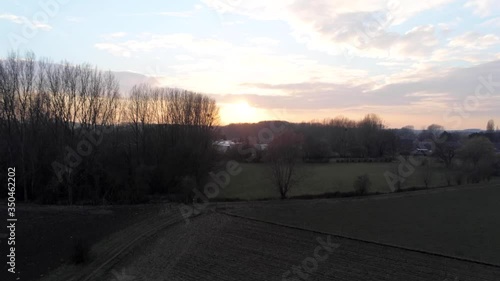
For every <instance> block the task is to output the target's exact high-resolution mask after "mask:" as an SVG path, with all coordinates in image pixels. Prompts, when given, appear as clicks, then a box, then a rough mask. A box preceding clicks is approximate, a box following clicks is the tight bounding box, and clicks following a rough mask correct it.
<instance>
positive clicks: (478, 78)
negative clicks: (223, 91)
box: [214, 60, 500, 127]
mask: <svg viewBox="0 0 500 281" xmlns="http://www.w3.org/2000/svg"><path fill="white" fill-rule="evenodd" d="M485 81H487V82H485ZM488 81H489V82H488ZM244 86H247V87H257V88H261V89H263V90H269V89H271V90H281V91H283V92H285V93H287V94H286V95H281V96H267V95H256V94H247V95H214V97H216V99H217V100H218V101H220V102H222V103H234V102H237V101H238V100H242V99H244V100H246V101H247V102H248V103H249V104H250V105H252V106H256V107H260V108H264V109H269V110H270V109H273V108H274V109H276V108H286V109H289V110H290V111H293V112H295V113H297V114H298V112H302V113H303V115H302V116H314V117H315V118H322V117H332V116H335V115H338V114H341V113H345V112H347V113H349V112H350V113H353V112H354V113H356V112H364V113H367V112H373V111H375V112H376V113H379V114H381V115H382V116H385V115H386V114H387V115H388V116H389V115H395V116H397V115H399V116H400V118H401V116H408V115H413V116H421V117H422V118H429V120H431V119H430V118H431V117H432V118H434V122H437V123H442V124H443V125H448V127H450V126H452V125H454V124H451V123H450V122H449V120H448V119H446V117H445V116H444V115H445V114H446V113H447V112H452V111H453V110H455V111H454V112H455V114H456V115H458V113H457V112H459V111H457V110H462V111H463V110H464V108H467V107H469V108H471V105H470V103H471V100H472V101H474V97H475V95H476V91H477V89H478V88H480V94H481V95H482V96H484V98H483V99H476V100H477V106H475V107H473V108H472V109H471V110H469V111H468V112H466V113H467V115H470V116H468V117H467V118H471V119H473V118H476V117H478V116H498V111H497V109H498V108H499V107H500V60H498V61H494V62H490V63H485V64H481V65H478V66H474V67H468V68H449V69H442V70H441V72H440V73H437V74H436V75H427V76H425V77H422V78H421V79H411V80H403V79H401V80H399V81H393V82H390V83H387V84H385V85H383V86H381V87H376V88H374V87H373V82H368V83H364V84H363V83H325V82H302V83H290V84H265V83H256V84H245V85H244ZM304 112H309V113H310V114H309V115H307V114H305V113H304ZM320 112H323V114H325V113H326V114H328V115H323V116H321V115H319V114H320ZM328 112H329V113H328ZM430 116H431V117H430ZM440 117H441V119H440ZM499 117H500V116H499ZM303 120H304V119H303ZM431 121H432V120H431ZM405 122H409V123H411V121H405ZM447 123H448V124H447Z"/></svg>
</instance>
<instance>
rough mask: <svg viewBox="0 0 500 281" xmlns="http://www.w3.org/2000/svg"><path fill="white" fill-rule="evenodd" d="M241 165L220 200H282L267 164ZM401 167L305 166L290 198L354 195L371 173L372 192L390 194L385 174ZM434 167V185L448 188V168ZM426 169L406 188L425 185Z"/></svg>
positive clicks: (417, 171) (419, 170) (394, 164)
mask: <svg viewBox="0 0 500 281" xmlns="http://www.w3.org/2000/svg"><path fill="white" fill-rule="evenodd" d="M240 165H241V167H242V172H241V173H240V174H239V175H237V176H234V177H231V181H230V183H229V185H228V186H227V187H226V188H225V189H224V190H223V191H222V192H221V193H220V195H219V197H218V198H223V199H242V200H255V199H271V198H273V199H275V198H279V193H278V191H277V189H276V187H274V186H273V184H272V182H271V178H270V170H269V166H267V164H263V163H259V164H246V163H242V164H240ZM398 165H399V162H392V163H327V164H301V165H300V175H301V178H302V180H301V181H300V182H299V183H298V184H297V185H296V186H294V187H293V188H292V189H291V190H290V193H289V196H299V195H318V194H323V193H334V192H351V191H354V188H353V183H354V181H355V179H356V178H357V177H358V176H361V175H363V174H368V175H369V177H370V181H371V183H372V185H371V187H370V189H369V190H368V191H369V192H381V193H386V192H390V188H389V184H388V183H387V181H386V179H385V176H384V174H385V173H386V172H387V171H389V172H393V173H395V170H396V169H397V167H398ZM433 165H434V166H433V169H432V180H431V184H430V186H431V187H432V186H444V185H446V180H445V176H444V173H443V171H444V167H441V166H439V165H438V164H433ZM424 169H426V168H423V167H416V169H415V172H414V173H413V174H412V175H410V176H409V177H408V178H406V181H405V182H404V184H403V188H409V187H423V186H425V185H424V182H423V173H424V172H425V170H424Z"/></svg>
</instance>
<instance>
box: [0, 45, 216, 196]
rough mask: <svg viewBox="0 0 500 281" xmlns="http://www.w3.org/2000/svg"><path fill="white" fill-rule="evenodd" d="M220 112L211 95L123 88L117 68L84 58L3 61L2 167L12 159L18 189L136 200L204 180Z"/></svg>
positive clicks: (13, 58)
mask: <svg viewBox="0 0 500 281" xmlns="http://www.w3.org/2000/svg"><path fill="white" fill-rule="evenodd" d="M218 120H219V117H218V108H217V105H216V103H215V100H213V99H211V98H209V97H207V96H206V95H202V94H198V93H194V92H189V91H185V90H180V89H169V88H151V87H149V86H146V85H138V86H135V87H134V88H133V89H132V90H131V93H130V97H129V98H121V97H120V94H119V84H118V82H117V80H116V79H115V77H114V76H113V74H112V73H110V72H103V71H100V70H98V69H96V68H93V67H91V66H89V65H86V64H82V65H73V64H70V63H68V62H62V63H58V64H55V63H52V62H50V61H48V60H36V59H35V56H34V54H32V53H28V54H26V55H25V56H23V57H21V56H20V55H18V54H15V53H12V54H9V56H8V57H7V58H6V59H3V60H1V61H0V148H1V149H0V161H1V162H0V164H1V167H2V171H4V172H2V173H1V177H2V179H4V178H5V176H6V174H7V173H6V171H7V167H15V168H16V172H17V182H16V185H17V186H16V187H17V188H16V196H17V198H18V199H24V200H33V201H38V202H42V203H70V204H71V203H76V202H85V203H96V204H97V203H102V202H103V201H108V202H132V203H133V202H140V201H142V200H144V199H145V196H146V195H148V194H154V193H168V192H170V193H172V192H177V191H178V190H176V189H183V188H184V189H185V187H184V186H183V185H186V184H188V185H189V184H191V185H199V184H201V183H202V182H203V181H204V180H205V176H206V175H207V174H208V171H210V170H211V169H212V168H213V166H214V165H215V152H214V150H213V148H212V139H213V136H214V135H213V134H214V131H215V128H216V127H217V125H218ZM186 179H189V180H188V181H186ZM2 181H3V180H2ZM3 182H4V181H3ZM186 182H187V183H186ZM4 186H6V185H4ZM188 188H189V187H188ZM6 195H7V192H6V190H5V192H2V194H1V196H2V197H4V196H6Z"/></svg>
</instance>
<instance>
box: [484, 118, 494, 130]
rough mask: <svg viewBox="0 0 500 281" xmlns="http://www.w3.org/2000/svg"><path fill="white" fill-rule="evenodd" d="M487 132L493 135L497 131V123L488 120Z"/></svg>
mask: <svg viewBox="0 0 500 281" xmlns="http://www.w3.org/2000/svg"><path fill="white" fill-rule="evenodd" d="M486 131H487V132H488V133H493V132H494V131H495V121H493V119H490V120H488V124H486Z"/></svg>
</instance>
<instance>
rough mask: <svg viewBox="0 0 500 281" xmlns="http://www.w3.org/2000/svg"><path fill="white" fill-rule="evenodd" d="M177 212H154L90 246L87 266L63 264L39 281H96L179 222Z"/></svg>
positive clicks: (170, 210) (171, 209)
mask: <svg viewBox="0 0 500 281" xmlns="http://www.w3.org/2000/svg"><path fill="white" fill-rule="evenodd" d="M183 221H184V219H183V218H182V217H181V215H180V212H178V211H177V209H176V208H174V207H170V209H169V210H167V211H166V212H156V213H154V214H152V215H151V216H149V217H148V218H146V219H144V220H142V221H140V222H138V223H135V224H133V225H131V226H129V227H127V228H125V229H123V230H120V231H117V232H116V233H114V234H113V235H111V236H110V237H108V238H105V239H103V240H101V241H100V242H99V243H97V244H96V245H93V246H92V250H91V253H90V256H91V262H89V263H87V264H83V265H69V264H65V265H62V266H61V267H59V268H58V269H56V270H55V271H53V272H51V273H50V274H49V275H48V276H46V277H44V278H42V279H41V280H42V281H49V280H50V281H59V280H61V281H63V280H64V281H91V280H99V279H100V277H99V276H100V275H101V274H103V272H108V271H110V270H111V269H112V268H113V265H114V264H115V263H116V262H118V261H119V260H120V258H121V257H122V256H123V255H126V254H127V253H128V252H129V251H130V250H131V249H132V248H133V247H135V246H137V245H139V244H140V243H141V242H143V241H145V240H146V239H147V238H151V237H152V236H154V235H155V234H157V233H158V231H160V230H161V229H164V228H166V227H168V226H172V225H175V224H177V223H179V222H183Z"/></svg>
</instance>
